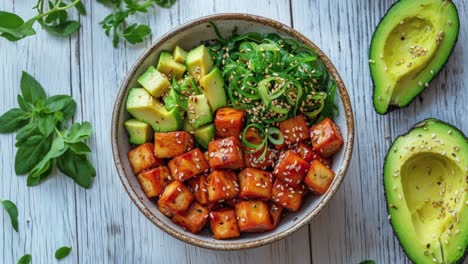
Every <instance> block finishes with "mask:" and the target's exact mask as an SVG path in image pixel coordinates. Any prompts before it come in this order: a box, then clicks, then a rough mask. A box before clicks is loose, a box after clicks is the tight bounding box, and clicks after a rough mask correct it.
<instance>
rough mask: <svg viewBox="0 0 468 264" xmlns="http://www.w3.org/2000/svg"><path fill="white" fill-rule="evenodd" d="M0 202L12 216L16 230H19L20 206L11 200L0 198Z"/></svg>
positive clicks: (11, 219) (12, 222) (12, 223)
mask: <svg viewBox="0 0 468 264" xmlns="http://www.w3.org/2000/svg"><path fill="white" fill-rule="evenodd" d="M0 203H1V204H2V206H3V209H5V211H6V212H7V214H8V216H9V217H10V221H11V226H12V227H13V229H14V230H15V231H16V232H18V208H17V207H16V204H15V203H13V202H12V201H10V200H0Z"/></svg>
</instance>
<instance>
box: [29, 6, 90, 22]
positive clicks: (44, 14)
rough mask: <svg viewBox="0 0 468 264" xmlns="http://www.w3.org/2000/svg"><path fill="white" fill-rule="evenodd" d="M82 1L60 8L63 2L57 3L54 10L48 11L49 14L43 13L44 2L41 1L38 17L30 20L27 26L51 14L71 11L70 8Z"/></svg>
mask: <svg viewBox="0 0 468 264" xmlns="http://www.w3.org/2000/svg"><path fill="white" fill-rule="evenodd" d="M80 1H81V0H75V1H73V2H72V3H71V4H69V5H66V6H63V7H60V6H59V5H60V3H61V2H62V0H58V1H57V4H56V5H55V6H54V8H52V9H50V10H49V11H47V12H45V13H43V10H44V2H43V1H41V3H40V10H39V15H37V16H35V17H33V18H31V19H29V20H28V21H27V22H26V23H25V24H27V23H30V22H34V21H37V20H39V19H42V18H43V17H45V16H48V15H49V14H51V13H55V12H57V11H63V10H67V9H69V8H70V7H73V6H75V5H77V4H78V3H79V2H80Z"/></svg>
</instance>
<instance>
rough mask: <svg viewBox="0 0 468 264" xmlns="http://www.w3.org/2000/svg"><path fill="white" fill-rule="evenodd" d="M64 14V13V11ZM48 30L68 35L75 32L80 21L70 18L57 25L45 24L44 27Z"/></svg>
mask: <svg viewBox="0 0 468 264" xmlns="http://www.w3.org/2000/svg"><path fill="white" fill-rule="evenodd" d="M65 14H66V13H65ZM45 28H46V29H47V30H48V31H50V32H52V33H54V34H56V35H59V36H62V37H68V36H70V35H71V34H73V33H75V32H77V31H78V30H79V29H80V22H78V21H74V20H70V21H65V22H62V23H60V24H58V25H53V26H48V25H47V26H46V27H45Z"/></svg>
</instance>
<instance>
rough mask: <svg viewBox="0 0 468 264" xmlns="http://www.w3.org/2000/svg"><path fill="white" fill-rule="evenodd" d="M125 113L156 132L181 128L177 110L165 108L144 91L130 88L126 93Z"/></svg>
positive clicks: (180, 119)
mask: <svg viewBox="0 0 468 264" xmlns="http://www.w3.org/2000/svg"><path fill="white" fill-rule="evenodd" d="M127 112H129V113H130V114H131V115H132V116H133V117H135V118H136V119H137V120H139V121H142V122H145V123H148V124H149V125H151V127H153V129H154V131H156V132H170V131H176V130H179V129H180V128H181V127H182V118H181V116H180V113H179V110H178V109H176V108H174V109H172V110H171V111H167V110H166V108H165V107H164V106H163V105H162V104H161V103H160V102H159V101H157V100H155V99H154V98H153V97H152V96H151V95H150V94H149V93H148V92H147V91H146V90H145V89H143V88H132V89H130V91H129V92H128V97H127Z"/></svg>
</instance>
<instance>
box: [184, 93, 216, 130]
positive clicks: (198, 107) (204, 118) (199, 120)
mask: <svg viewBox="0 0 468 264" xmlns="http://www.w3.org/2000/svg"><path fill="white" fill-rule="evenodd" d="M187 118H188V120H189V123H190V124H191V125H192V126H193V128H195V129H197V128H199V127H201V126H203V125H205V124H208V123H211V122H213V114H212V113H211V108H210V105H209V104H208V100H207V99H206V96H205V95H203V94H199V95H192V96H190V97H189V99H188V106H187Z"/></svg>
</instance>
